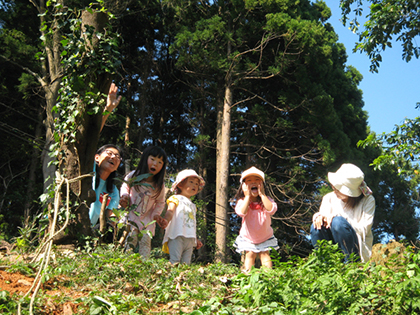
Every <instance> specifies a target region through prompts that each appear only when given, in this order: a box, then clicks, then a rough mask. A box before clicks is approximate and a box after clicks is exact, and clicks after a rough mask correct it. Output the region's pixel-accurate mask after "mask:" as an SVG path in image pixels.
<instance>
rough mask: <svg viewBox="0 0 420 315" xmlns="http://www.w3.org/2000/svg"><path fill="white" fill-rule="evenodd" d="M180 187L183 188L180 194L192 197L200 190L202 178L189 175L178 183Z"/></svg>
mask: <svg viewBox="0 0 420 315" xmlns="http://www.w3.org/2000/svg"><path fill="white" fill-rule="evenodd" d="M178 188H179V189H180V190H181V192H180V195H183V196H185V197H187V198H191V197H192V196H195V195H197V194H198V192H199V191H200V180H199V179H198V178H197V177H193V176H190V177H187V178H186V179H184V180H183V181H182V182H180V183H179V184H178Z"/></svg>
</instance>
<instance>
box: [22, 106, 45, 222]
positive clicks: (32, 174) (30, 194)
mask: <svg viewBox="0 0 420 315" xmlns="http://www.w3.org/2000/svg"><path fill="white" fill-rule="evenodd" d="M41 133H42V111H41V109H39V112H38V122H37V124H36V127H35V142H37V141H38V140H39V139H40V138H41ZM38 151H39V148H37V147H35V146H34V147H33V148H32V157H31V165H30V166H29V176H28V181H29V185H28V189H27V191H26V196H27V199H26V202H25V211H24V222H25V223H24V224H25V226H27V225H28V223H29V218H30V206H31V203H32V199H33V191H34V183H35V174H36V168H37V165H38V163H39V157H38Z"/></svg>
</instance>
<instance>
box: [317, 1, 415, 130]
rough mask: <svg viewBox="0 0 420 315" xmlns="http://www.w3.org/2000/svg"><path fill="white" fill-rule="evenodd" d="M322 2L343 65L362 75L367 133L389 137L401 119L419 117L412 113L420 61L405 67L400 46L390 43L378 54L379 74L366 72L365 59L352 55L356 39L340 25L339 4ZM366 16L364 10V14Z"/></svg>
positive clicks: (367, 62) (367, 64) (413, 60)
mask: <svg viewBox="0 0 420 315" xmlns="http://www.w3.org/2000/svg"><path fill="white" fill-rule="evenodd" d="M324 1H325V3H326V4H327V6H328V7H329V8H330V9H331V12H332V16H331V18H330V19H329V20H328V22H329V23H331V25H332V26H333V27H334V30H335V32H336V33H337V34H338V36H339V39H338V41H339V42H340V43H343V44H344V45H345V47H346V51H347V55H348V59H347V65H352V66H354V67H355V68H356V69H357V70H358V71H359V72H360V73H361V74H362V75H363V80H362V82H361V83H360V85H359V89H361V90H362V91H363V100H364V102H365V107H364V110H366V111H367V112H368V115H369V119H368V124H369V126H370V127H371V130H372V131H374V132H376V133H377V134H380V133H382V132H386V133H389V132H391V131H392V130H394V127H395V125H397V124H398V125H399V124H402V123H403V122H404V119H405V118H411V119H412V118H415V117H418V116H420V110H418V109H416V103H417V102H420V87H419V83H420V59H415V58H413V59H411V61H410V62H408V63H407V62H405V61H403V60H402V57H401V56H402V48H401V44H400V43H397V42H395V41H394V43H393V45H392V48H387V49H386V50H385V52H383V53H382V63H381V64H380V67H379V72H378V73H371V72H369V66H370V60H369V58H368V56H367V55H366V54H365V53H363V54H362V53H360V52H356V53H353V52H352V50H353V48H354V46H355V43H356V41H357V40H358V36H357V35H356V34H353V33H352V32H351V31H350V30H349V29H348V26H343V25H342V24H341V22H340V18H341V11H340V7H339V1H338V0H324ZM367 13H368V12H367V10H364V14H367ZM352 17H353V16H350V18H352Z"/></svg>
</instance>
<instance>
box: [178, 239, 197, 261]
mask: <svg viewBox="0 0 420 315" xmlns="http://www.w3.org/2000/svg"><path fill="white" fill-rule="evenodd" d="M180 237H182V238H183V239H184V242H183V243H184V246H183V251H182V256H181V263H184V264H187V265H189V264H191V257H192V253H193V250H194V244H195V239H194V238H185V237H183V236H180Z"/></svg>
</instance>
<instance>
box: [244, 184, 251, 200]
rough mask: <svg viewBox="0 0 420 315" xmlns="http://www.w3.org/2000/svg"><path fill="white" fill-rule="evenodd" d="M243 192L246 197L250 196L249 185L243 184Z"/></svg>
mask: <svg viewBox="0 0 420 315" xmlns="http://www.w3.org/2000/svg"><path fill="white" fill-rule="evenodd" d="M242 191H243V192H244V195H245V197H246V196H249V194H250V190H249V186H248V184H247V183H242Z"/></svg>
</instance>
